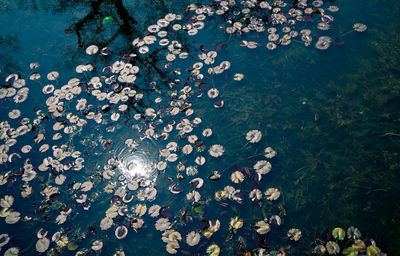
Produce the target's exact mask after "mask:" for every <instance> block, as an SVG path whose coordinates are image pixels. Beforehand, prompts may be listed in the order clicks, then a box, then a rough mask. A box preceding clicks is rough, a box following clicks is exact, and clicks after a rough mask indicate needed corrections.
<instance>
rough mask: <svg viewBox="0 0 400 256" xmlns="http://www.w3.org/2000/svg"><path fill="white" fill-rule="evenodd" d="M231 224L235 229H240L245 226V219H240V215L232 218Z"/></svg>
mask: <svg viewBox="0 0 400 256" xmlns="http://www.w3.org/2000/svg"><path fill="white" fill-rule="evenodd" d="M230 225H231V227H232V228H234V229H239V228H241V227H243V219H239V217H238V216H236V217H234V218H232V219H231V222H230Z"/></svg>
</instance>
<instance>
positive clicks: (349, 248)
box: [343, 247, 358, 256]
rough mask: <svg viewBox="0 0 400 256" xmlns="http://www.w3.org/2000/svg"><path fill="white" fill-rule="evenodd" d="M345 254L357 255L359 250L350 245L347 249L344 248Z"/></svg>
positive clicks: (349, 255)
mask: <svg viewBox="0 0 400 256" xmlns="http://www.w3.org/2000/svg"><path fill="white" fill-rule="evenodd" d="M343 255H348V256H357V255H358V251H357V250H355V249H354V248H352V247H348V248H346V249H344V250H343Z"/></svg>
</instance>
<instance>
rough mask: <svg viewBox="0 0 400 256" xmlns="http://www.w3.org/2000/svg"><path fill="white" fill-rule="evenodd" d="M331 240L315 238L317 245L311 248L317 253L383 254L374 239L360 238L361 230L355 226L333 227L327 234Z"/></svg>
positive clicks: (376, 255) (377, 255)
mask: <svg viewBox="0 0 400 256" xmlns="http://www.w3.org/2000/svg"><path fill="white" fill-rule="evenodd" d="M329 235H330V237H331V238H332V240H329V241H326V242H325V241H322V240H320V239H318V240H317V242H318V245H316V246H315V247H314V249H313V253H314V254H317V255H340V254H342V255H349V256H357V255H365V254H366V255H368V256H373V255H375V256H383V255H386V254H385V253H383V252H382V251H381V250H380V249H379V248H378V247H377V246H376V243H375V241H374V240H372V239H369V240H362V237H361V232H360V230H359V229H358V228H356V227H353V226H351V227H349V228H348V229H347V231H345V230H344V229H343V228H341V227H337V228H334V229H333V230H332V233H331V234H329Z"/></svg>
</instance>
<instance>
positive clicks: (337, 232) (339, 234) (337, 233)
mask: <svg viewBox="0 0 400 256" xmlns="http://www.w3.org/2000/svg"><path fill="white" fill-rule="evenodd" d="M332 236H333V237H334V238H335V239H339V240H343V239H344V237H345V236H346V232H345V231H344V229H343V228H340V227H337V228H334V229H333V230H332Z"/></svg>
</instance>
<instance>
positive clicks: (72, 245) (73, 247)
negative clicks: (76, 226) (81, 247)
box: [67, 241, 78, 251]
mask: <svg viewBox="0 0 400 256" xmlns="http://www.w3.org/2000/svg"><path fill="white" fill-rule="evenodd" d="M67 248H68V250H69V251H75V250H76V249H78V245H77V244H76V243H75V242H73V241H72V242H69V243H68V244H67Z"/></svg>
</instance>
